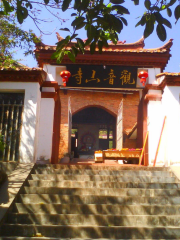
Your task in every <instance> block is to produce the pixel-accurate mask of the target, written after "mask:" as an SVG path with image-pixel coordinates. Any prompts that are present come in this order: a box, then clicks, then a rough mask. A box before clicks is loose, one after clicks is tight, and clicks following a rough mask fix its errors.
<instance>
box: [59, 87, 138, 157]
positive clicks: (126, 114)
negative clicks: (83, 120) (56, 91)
mask: <svg viewBox="0 0 180 240" xmlns="http://www.w3.org/2000/svg"><path fill="white" fill-rule="evenodd" d="M69 98H70V100H71V110H72V115H73V114H75V113H77V112H78V111H80V110H83V109H84V108H86V107H100V108H103V109H104V110H106V111H108V112H109V113H111V114H112V115H114V116H117V113H118V107H119V104H120V102H121V100H122V98H123V99H124V106H123V118H124V119H123V130H126V129H131V128H132V127H133V126H134V124H135V122H136V121H137V109H138V103H139V92H134V93H133V94H126V95H123V94H121V93H113V92H112V93H109V92H107V93H106V92H88V91H72V90H67V91H63V90H62V91H61V93H60V100H61V124H60V146H59V158H61V157H62V156H63V155H64V153H67V152H68V128H69V123H68V99H69ZM132 142H133V143H132ZM124 143H125V145H124V146H123V147H132V145H133V144H134V145H135V141H132V140H131V141H129V142H128V139H125V142H124ZM134 147H135V146H134Z"/></svg>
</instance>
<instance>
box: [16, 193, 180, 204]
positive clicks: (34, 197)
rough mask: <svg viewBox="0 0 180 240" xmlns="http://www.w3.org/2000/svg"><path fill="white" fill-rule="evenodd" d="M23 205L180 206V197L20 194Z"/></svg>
mask: <svg viewBox="0 0 180 240" xmlns="http://www.w3.org/2000/svg"><path fill="white" fill-rule="evenodd" d="M18 202H21V203H40V204H47V203H61V204H97V203H98V204H119V205H147V204H150V205H167V204H171V205H180V197H174V196H155V197H142V196H141V195H139V196H98V195H58V194H20V196H19V198H18Z"/></svg>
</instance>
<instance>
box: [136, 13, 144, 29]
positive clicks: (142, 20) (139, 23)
mask: <svg viewBox="0 0 180 240" xmlns="http://www.w3.org/2000/svg"><path fill="white" fill-rule="evenodd" d="M145 23H146V17H145V16H144V15H143V16H142V18H141V20H140V21H139V22H138V23H137V24H136V26H135V27H137V26H139V25H141V26H144V25H145Z"/></svg>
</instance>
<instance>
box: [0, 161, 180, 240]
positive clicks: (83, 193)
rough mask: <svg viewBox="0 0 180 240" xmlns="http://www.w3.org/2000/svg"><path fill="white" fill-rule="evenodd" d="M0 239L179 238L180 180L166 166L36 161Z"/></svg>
mask: <svg viewBox="0 0 180 240" xmlns="http://www.w3.org/2000/svg"><path fill="white" fill-rule="evenodd" d="M33 171H34V172H33V174H31V175H30V180H28V182H27V184H26V185H25V186H24V187H23V189H22V191H21V194H19V196H18V198H17V201H16V202H15V204H14V206H13V208H12V211H11V212H9V214H8V216H7V219H6V221H5V222H4V224H3V225H2V226H1V234H0V236H1V237H0V240H15V239H16V240H22V239H23V240H30V239H35V240H37V239H49V240H53V239H65V238H66V239H67V238H69V239H71V238H72V239H76V240H77V239H78V238H81V239H178V238H179V239H180V183H178V180H177V179H176V177H175V176H174V175H173V173H171V172H170V171H168V169H167V168H156V167H154V168H151V167H140V168H138V167H133V166H132V167H128V166H97V165H92V166H87V165H86V166H84V165H71V166H67V165H37V166H36V167H35V169H34V170H33Z"/></svg>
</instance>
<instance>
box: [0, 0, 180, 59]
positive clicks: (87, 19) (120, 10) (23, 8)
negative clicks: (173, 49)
mask: <svg viewBox="0 0 180 240" xmlns="http://www.w3.org/2000/svg"><path fill="white" fill-rule="evenodd" d="M128 1H129V0H128ZM131 1H133V2H134V4H135V5H139V4H140V3H139V0H131ZM142 2H143V3H144V6H145V8H146V11H145V12H144V13H142V16H141V19H140V20H139V22H138V23H137V24H136V26H140V25H141V26H144V38H147V37H148V36H149V35H150V34H151V33H152V32H153V31H154V29H156V33H157V36H158V37H159V39H160V40H161V41H165V40H166V28H167V27H168V28H172V25H171V22H170V21H169V20H168V19H167V17H164V15H165V16H166V14H167V16H168V17H171V16H172V15H174V17H175V19H176V22H177V21H178V20H179V18H180V0H156V1H155V0H154V1H153V0H143V1H142ZM123 3H125V0H109V1H107V0H41V1H39V2H35V1H33V0H12V1H9V0H2V7H1V11H0V16H5V15H8V14H10V13H15V14H16V16H17V20H18V22H19V23H20V24H21V23H23V21H24V20H25V19H26V18H27V17H28V16H29V17H31V18H32V19H33V20H34V22H35V24H36V25H37V17H36V14H35V9H36V8H35V5H36V4H37V5H41V6H44V7H50V8H56V9H57V10H60V11H63V12H66V11H67V10H68V9H69V8H71V9H73V10H74V12H73V13H72V14H71V17H72V22H71V26H72V28H73V31H72V32H71V31H70V29H68V28H61V29H60V30H62V31H67V33H68V35H67V36H66V38H64V39H61V40H60V41H59V42H58V43H57V50H56V52H55V53H54V54H53V56H52V57H53V58H56V59H57V61H58V62H61V61H62V59H63V57H64V55H65V54H67V55H68V57H69V58H70V59H71V61H73V62H75V58H76V56H77V54H78V53H79V52H82V53H84V49H85V47H86V46H90V52H91V53H92V54H93V53H94V51H95V48H96V46H98V49H99V52H100V53H101V52H102V48H103V46H108V42H109V41H111V42H113V43H114V44H117V42H118V34H119V33H121V31H122V29H123V27H124V26H127V24H128V22H127V20H126V18H125V16H126V15H127V14H130V12H129V10H128V9H127V8H126V7H124V6H123ZM141 4H142V3H141ZM172 9H174V10H173V11H172ZM165 13H166V14H165ZM82 28H83V29H85V31H86V34H87V39H86V40H85V41H83V40H82V39H81V37H79V35H78V30H79V29H82ZM72 41H75V42H76V43H74V44H73V46H72V45H71V47H70V48H67V47H68V46H69V44H70V43H71V42H72Z"/></svg>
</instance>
